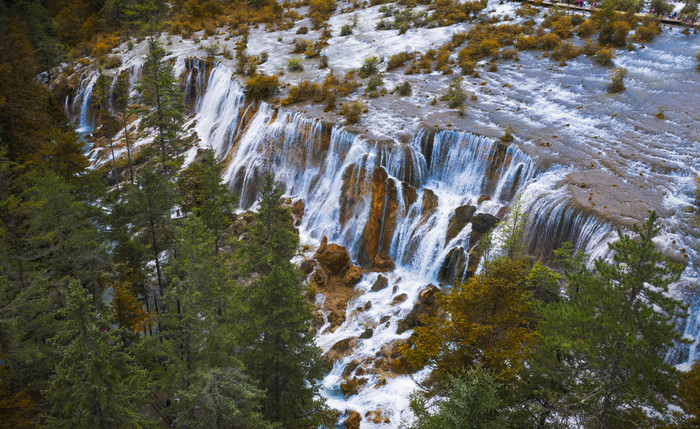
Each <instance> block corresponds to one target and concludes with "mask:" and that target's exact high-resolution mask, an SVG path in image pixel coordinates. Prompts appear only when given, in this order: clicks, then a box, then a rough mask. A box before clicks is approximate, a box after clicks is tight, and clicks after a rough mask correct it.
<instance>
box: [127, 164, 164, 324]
mask: <svg viewBox="0 0 700 429" xmlns="http://www.w3.org/2000/svg"><path fill="white" fill-rule="evenodd" d="M140 173H141V174H140V175H139V177H138V179H137V180H136V185H137V186H136V187H134V188H131V189H130V190H129V193H128V195H127V201H128V206H129V207H128V211H129V212H130V213H131V215H132V216H133V217H132V222H133V226H134V227H135V231H139V230H140V229H142V228H143V229H145V231H143V234H142V235H141V239H142V240H143V242H144V243H147V244H146V246H147V247H148V248H149V249H150V252H151V255H152V257H153V260H154V264H155V267H156V276H157V279H158V292H159V295H160V296H161V297H162V296H163V292H164V290H165V280H164V278H163V272H162V269H161V263H160V254H161V252H163V251H164V250H167V249H168V248H169V244H168V243H169V242H170V239H171V235H172V232H171V222H170V210H171V207H172V202H173V199H174V194H173V190H172V185H171V184H170V182H169V181H168V180H167V179H165V178H164V177H162V176H160V175H159V174H158V173H156V172H155V171H153V170H151V169H150V168H143V169H142V170H141V172H140ZM147 299H148V298H147ZM153 301H154V302H155V306H156V308H155V309H156V311H159V307H158V299H157V298H156V297H155V296H154V297H153Z"/></svg>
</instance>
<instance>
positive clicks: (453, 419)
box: [411, 366, 507, 429]
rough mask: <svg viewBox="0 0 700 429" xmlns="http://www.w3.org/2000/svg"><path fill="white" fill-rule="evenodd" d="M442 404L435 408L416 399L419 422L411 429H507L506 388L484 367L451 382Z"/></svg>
mask: <svg viewBox="0 0 700 429" xmlns="http://www.w3.org/2000/svg"><path fill="white" fill-rule="evenodd" d="M446 384H447V387H446V389H445V392H444V395H441V396H443V397H444V399H442V400H438V401H433V403H432V404H430V403H429V401H428V400H426V398H425V397H423V396H421V395H420V394H418V395H413V397H412V398H411V410H412V411H413V413H414V414H415V416H416V422H415V423H414V424H413V425H412V426H411V429H487V428H493V429H500V428H504V427H507V411H506V410H507V408H506V407H505V405H506V403H505V401H504V399H503V388H502V386H501V385H500V383H499V382H498V380H496V379H495V378H494V377H493V375H492V374H491V373H490V372H489V371H487V370H486V369H484V368H483V367H481V366H477V367H475V368H472V369H469V370H467V371H464V372H462V373H459V374H457V375H456V376H455V377H453V378H450V379H449V380H448V381H447V383H446Z"/></svg>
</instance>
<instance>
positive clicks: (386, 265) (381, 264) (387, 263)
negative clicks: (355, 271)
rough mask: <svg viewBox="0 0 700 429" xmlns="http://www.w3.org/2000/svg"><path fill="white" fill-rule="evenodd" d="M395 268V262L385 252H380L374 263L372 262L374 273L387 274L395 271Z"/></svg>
mask: <svg viewBox="0 0 700 429" xmlns="http://www.w3.org/2000/svg"><path fill="white" fill-rule="evenodd" d="M395 267H396V264H395V263H394V260H393V259H391V256H389V254H388V253H386V252H385V251H383V250H382V251H381V252H379V253H378V254H377V256H375V257H374V261H372V271H381V272H386V271H391V270H393V269H394V268H395Z"/></svg>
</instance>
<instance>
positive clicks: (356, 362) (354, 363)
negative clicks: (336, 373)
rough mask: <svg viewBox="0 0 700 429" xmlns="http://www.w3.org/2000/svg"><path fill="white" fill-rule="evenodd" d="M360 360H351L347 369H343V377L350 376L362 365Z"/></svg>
mask: <svg viewBox="0 0 700 429" xmlns="http://www.w3.org/2000/svg"><path fill="white" fill-rule="evenodd" d="M360 363H361V362H360V361H359V360H357V359H353V360H352V362H350V363H349V364H348V365H347V366H346V367H345V369H344V370H343V378H348V377H350V374H352V372H353V371H355V369H356V368H357V367H358V366H360Z"/></svg>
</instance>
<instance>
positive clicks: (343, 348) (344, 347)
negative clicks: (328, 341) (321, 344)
mask: <svg viewBox="0 0 700 429" xmlns="http://www.w3.org/2000/svg"><path fill="white" fill-rule="evenodd" d="M357 341H358V340H357V337H351V338H346V339H344V340H340V341H338V342H337V343H335V344H333V346H332V347H331V348H330V350H328V351H327V352H326V354H325V355H323V357H324V358H325V359H326V361H327V362H329V363H333V362H335V361H337V360H339V359H342V358H343V357H345V356H347V355H348V354H349V353H350V351H351V349H353V348H354V347H355V346H356V345H357Z"/></svg>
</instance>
